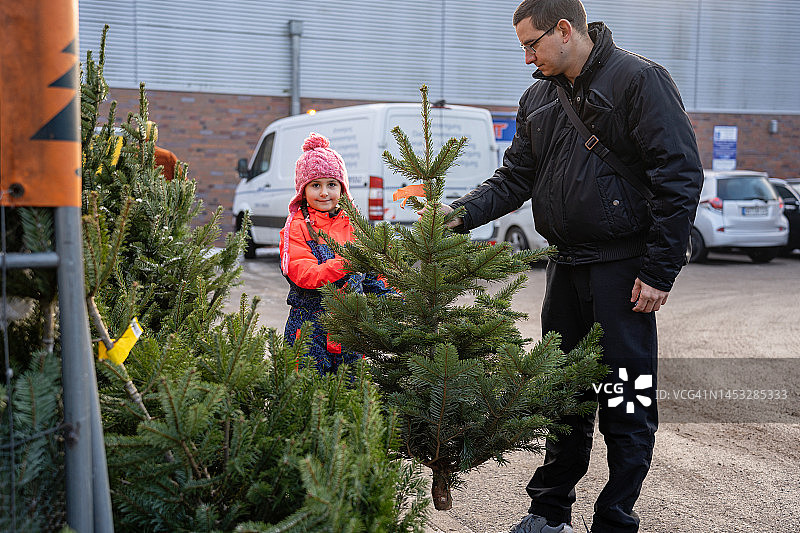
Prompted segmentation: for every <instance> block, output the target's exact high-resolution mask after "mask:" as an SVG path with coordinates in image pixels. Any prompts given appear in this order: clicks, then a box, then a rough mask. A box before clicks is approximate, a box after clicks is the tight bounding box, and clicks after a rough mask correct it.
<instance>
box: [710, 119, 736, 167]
mask: <svg viewBox="0 0 800 533" xmlns="http://www.w3.org/2000/svg"><path fill="white" fill-rule="evenodd" d="M738 136H739V128H738V127H736V126H714V155H713V159H712V160H711V168H712V169H713V170H735V169H736V141H737V138H738Z"/></svg>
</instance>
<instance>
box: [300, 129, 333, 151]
mask: <svg viewBox="0 0 800 533" xmlns="http://www.w3.org/2000/svg"><path fill="white" fill-rule="evenodd" d="M330 145H331V143H330V141H328V139H326V138H325V137H323V136H322V135H320V134H318V133H312V134H311V135H309V136H308V139H306V140H305V141H304V142H303V151H304V152H308V151H309V150H313V149H314V148H327V147H329V146H330Z"/></svg>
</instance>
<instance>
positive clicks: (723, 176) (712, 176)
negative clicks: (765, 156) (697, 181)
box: [688, 170, 789, 263]
mask: <svg viewBox="0 0 800 533" xmlns="http://www.w3.org/2000/svg"><path fill="white" fill-rule="evenodd" d="M704 174H705V180H704V182H703V189H702V191H701V193H700V205H699V206H698V208H697V216H696V218H695V221H694V227H693V228H692V236H691V247H690V252H689V253H688V255H690V261H692V262H701V261H704V260H705V259H706V258H707V257H708V252H709V251H710V250H711V251H713V250H719V251H741V252H744V253H746V254H747V255H748V256H749V257H750V259H752V260H753V262H755V263H767V262H769V261H772V260H773V259H774V258H775V257H776V256H777V255H778V252H779V251H780V249H781V247H782V246H784V245H786V242H787V239H788V237H789V223H788V221H787V220H786V217H784V216H783V201H782V200H781V199H780V197H779V196H778V195H777V194H776V193H775V189H773V188H772V186H771V185H770V183H769V177H768V176H767V174H766V173H765V172H756V171H752V170H730V171H713V170H706V171H704Z"/></svg>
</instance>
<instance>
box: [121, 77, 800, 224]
mask: <svg viewBox="0 0 800 533" xmlns="http://www.w3.org/2000/svg"><path fill="white" fill-rule="evenodd" d="M147 95H148V100H149V101H150V119H151V120H153V121H155V122H156V123H158V127H159V143H158V144H159V146H161V147H163V148H166V149H168V150H171V151H172V152H174V153H175V154H176V155H177V156H178V159H180V160H181V161H185V162H187V163H188V164H189V175H190V177H192V178H193V179H195V180H197V184H198V186H197V192H198V197H199V198H201V199H202V200H203V202H204V203H205V205H206V208H207V211H213V210H214V209H216V207H217V206H218V205H222V206H223V207H224V208H225V216H224V218H223V220H222V222H223V231H225V232H227V231H232V230H233V223H232V220H231V217H230V216H229V215H230V210H231V206H232V203H233V193H234V189H235V188H236V184H237V183H238V177H237V175H236V170H235V168H236V162H237V160H238V159H239V158H241V157H249V156H250V153H251V152H252V150H253V148H254V146H255V144H256V142H257V141H258V138H259V136H260V135H261V132H262V131H263V129H264V128H265V127H266V126H267V125H268V124H269V123H270V122H272V121H274V120H277V119H279V118H282V117H285V116H288V115H289V105H290V101H289V98H287V97H277V96H252V95H231V94H213V93H198V92H192V93H190V92H173V91H148V92H147ZM138 98H139V93H138V91H137V90H133V89H113V88H112V89H111V99H114V100H117V101H118V117H120V119H124V117H125V116H126V115H127V113H128V112H129V111H130V112H133V111H135V110H137V109H138ZM363 103H370V102H367V101H365V100H334V99H321V98H303V99H302V100H301V112H305V111H307V110H309V109H317V110H322V109H328V108H332V107H341V106H345V105H357V104H363ZM484 107H486V108H487V109H489V110H490V111H493V112H509V111H512V112H513V111H516V109H515V108H513V107H508V106H484ZM690 116H691V119H692V124H693V125H694V128H695V132H696V134H697V140H698V145H699V147H700V154H701V156H702V161H703V165H704V166H706V167H707V168H711V159H712V150H713V146H712V140H713V130H714V126H717V125H724V126H738V128H739V138H738V145H737V168H742V169H752V170H764V171H767V172H769V173H770V174H771V175H774V176H800V115H774V114H715V113H690ZM771 120H777V121H778V133H776V134H770V133H769V132H768V127H769V122H770V121H771ZM487 177H488V176H487Z"/></svg>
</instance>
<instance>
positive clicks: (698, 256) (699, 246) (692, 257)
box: [686, 228, 708, 263]
mask: <svg viewBox="0 0 800 533" xmlns="http://www.w3.org/2000/svg"><path fill="white" fill-rule="evenodd" d="M707 258H708V248H706V243H705V241H704V240H703V236H702V235H700V231H698V229H697V228H692V233H691V234H690V236H689V246H687V247H686V259H687V260H688V262H689V263H702V262H703V261H705V260H706V259H707Z"/></svg>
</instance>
